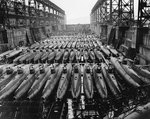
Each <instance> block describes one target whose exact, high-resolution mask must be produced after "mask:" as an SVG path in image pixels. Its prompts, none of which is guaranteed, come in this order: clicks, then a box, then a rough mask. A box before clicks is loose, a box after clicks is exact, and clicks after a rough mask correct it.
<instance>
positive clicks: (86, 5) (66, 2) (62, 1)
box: [50, 0, 97, 24]
mask: <svg viewBox="0 0 150 119" xmlns="http://www.w3.org/2000/svg"><path fill="white" fill-rule="evenodd" d="M50 1H51V2H53V3H55V4H56V5H58V6H59V7H61V8H62V9H63V10H64V11H65V13H66V16H67V24H86V23H90V12H91V9H92V8H93V6H94V5H95V3H96V2H97V0H50Z"/></svg>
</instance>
